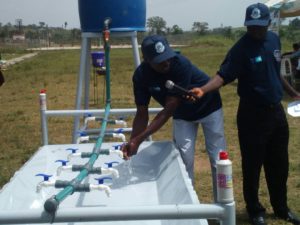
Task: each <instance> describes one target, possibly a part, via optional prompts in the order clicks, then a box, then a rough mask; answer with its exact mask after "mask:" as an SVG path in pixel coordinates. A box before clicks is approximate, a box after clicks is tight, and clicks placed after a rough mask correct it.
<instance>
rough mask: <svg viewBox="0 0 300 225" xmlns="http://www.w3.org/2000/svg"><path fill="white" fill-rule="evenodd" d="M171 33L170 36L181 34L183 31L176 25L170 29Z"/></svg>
mask: <svg viewBox="0 0 300 225" xmlns="http://www.w3.org/2000/svg"><path fill="white" fill-rule="evenodd" d="M171 33H172V34H182V33H183V30H182V29H181V28H180V27H179V26H178V25H176V24H175V25H174V26H173V27H172V28H171Z"/></svg>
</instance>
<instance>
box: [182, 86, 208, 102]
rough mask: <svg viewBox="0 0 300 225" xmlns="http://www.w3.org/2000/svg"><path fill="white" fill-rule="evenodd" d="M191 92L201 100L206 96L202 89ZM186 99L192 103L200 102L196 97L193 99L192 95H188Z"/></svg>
mask: <svg viewBox="0 0 300 225" xmlns="http://www.w3.org/2000/svg"><path fill="white" fill-rule="evenodd" d="M189 92H190V93H193V94H194V95H196V96H198V97H199V98H201V97H203V95H204V92H203V90H202V89H201V88H193V89H191V90H189ZM185 98H186V99H188V100H189V101H192V102H194V101H196V100H198V99H196V98H195V97H193V96H192V95H186V96H185Z"/></svg>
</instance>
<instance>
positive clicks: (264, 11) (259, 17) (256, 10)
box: [244, 3, 271, 26]
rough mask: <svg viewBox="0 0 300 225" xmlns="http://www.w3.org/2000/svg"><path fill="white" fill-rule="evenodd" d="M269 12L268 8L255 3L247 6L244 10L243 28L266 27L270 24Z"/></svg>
mask: <svg viewBox="0 0 300 225" xmlns="http://www.w3.org/2000/svg"><path fill="white" fill-rule="evenodd" d="M270 20H271V18H270V11H269V8H268V6H266V5H265V4H262V3H256V4H253V5H250V6H248V8H247V10H246V18H245V23H244V25H245V26H268V25H269V23H270Z"/></svg>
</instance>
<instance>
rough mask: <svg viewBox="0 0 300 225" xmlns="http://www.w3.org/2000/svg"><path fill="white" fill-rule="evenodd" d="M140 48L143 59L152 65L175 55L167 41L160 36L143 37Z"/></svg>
mask: <svg viewBox="0 0 300 225" xmlns="http://www.w3.org/2000/svg"><path fill="white" fill-rule="evenodd" d="M141 47H142V53H143V57H144V59H145V60H146V61H148V62H150V63H154V64H157V63H161V62H163V61H165V60H167V59H170V58H172V57H174V56H175V55H176V53H175V52H174V51H173V49H172V48H171V47H170V46H169V43H168V41H167V40H166V39H165V38H164V37H163V36H160V35H152V36H147V37H145V38H144V40H143V42H142V45H141Z"/></svg>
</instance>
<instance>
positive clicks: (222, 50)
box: [0, 38, 300, 225]
mask: <svg viewBox="0 0 300 225" xmlns="http://www.w3.org/2000/svg"><path fill="white" fill-rule="evenodd" d="M232 44H233V41H231V40H227V39H220V38H214V39H208V38H206V39H205V38H204V39H199V40H197V41H195V42H193V43H192V46H191V47H184V48H181V49H180V50H181V54H184V55H186V56H188V57H189V58H190V59H191V61H192V62H193V63H194V64H195V65H197V66H199V67H200V68H201V69H202V70H203V71H205V72H206V73H208V74H209V75H211V76H213V75H214V74H215V72H216V71H217V69H218V66H219V65H220V63H221V62H222V60H223V58H224V55H225V54H226V52H227V50H228V49H229V48H230V46H231V45H232ZM290 46H291V43H284V48H285V49H286V51H287V50H289V49H290ZM79 59H80V51H79V50H68V51H67V50H61V51H47V52H39V54H38V56H36V57H34V58H31V59H28V60H26V61H24V62H22V63H20V64H17V65H14V66H12V67H9V68H8V70H6V71H4V75H5V78H6V84H5V85H4V86H2V87H1V88H0V120H1V123H0V132H1V135H0V143H1V144H0V171H1V175H0V187H1V186H3V185H4V184H5V183H7V182H8V181H9V179H10V178H11V177H12V176H13V175H14V173H15V172H16V171H17V170H18V169H19V168H20V167H21V166H22V165H23V164H24V163H25V162H26V161H27V160H28V159H29V158H30V157H31V156H32V155H33V153H34V152H35V151H37V149H38V148H39V147H40V146H41V132H40V117H39V90H40V89H44V88H45V89H46V90H47V106H48V109H74V105H75V96H76V86H77V75H78V71H79ZM133 69H134V64H133V57H132V50H131V49H112V51H111V90H112V93H111V94H112V108H128V107H129V108H133V107H135V105H134V99H133V95H132V84H131V76H132V73H133ZM98 82H99V83H98V85H99V87H103V79H102V77H98ZM93 85H94V84H93V79H92V77H91V81H90V107H91V108H103V105H104V104H103V101H102V98H100V99H99V103H98V104H97V105H95V104H94V96H93ZM100 94H101V93H100ZM221 95H222V99H223V105H224V113H225V134H226V138H227V144H228V149H227V150H228V151H229V155H230V158H231V160H232V161H233V171H234V174H233V179H234V193H235V200H236V207H237V224H248V223H247V216H246V213H245V209H244V207H245V206H244V202H243V198H242V176H241V159H240V152H239V145H238V139H237V130H236V110H237V105H238V97H237V95H236V83H233V84H230V85H227V86H225V87H223V88H222V89H221ZM290 101H291V99H290V98H288V97H285V98H284V100H283V104H284V105H285V106H287V103H288V102H290ZM151 106H153V107H156V106H158V105H157V104H156V103H155V102H152V103H151ZM129 119H130V121H131V119H132V118H129ZM288 120H289V124H290V145H289V147H290V148H289V151H290V176H289V181H288V188H289V191H288V199H289V206H290V208H291V209H293V210H294V211H295V212H296V213H298V214H299V215H300V191H299V190H300V189H299V188H300V179H299V177H300V154H299V149H300V138H299V137H300V119H299V118H292V117H290V116H288ZM71 133H72V119H71V118H59V117H57V118H50V119H49V141H50V144H60V143H70V142H71ZM198 136H199V137H198V139H197V146H196V152H197V153H196V165H195V171H196V182H195V183H196V184H195V189H196V191H197V193H198V196H199V199H200V201H201V202H203V203H210V202H212V200H211V199H212V193H211V192H212V191H211V190H212V189H211V173H210V167H209V163H208V159H207V154H206V152H205V149H204V139H203V134H202V130H201V129H199V135H198ZM153 139H154V140H172V132H171V121H169V122H168V123H167V124H166V125H165V126H164V127H163V128H162V129H161V130H160V131H158V132H157V133H156V134H154V135H153ZM260 193H261V202H262V203H263V204H264V205H265V207H266V208H267V211H268V218H267V219H268V222H269V224H276V225H279V224H284V222H282V221H278V220H274V218H273V216H272V210H271V206H270V203H269V197H268V192H267V188H266V183H265V180H264V178H263V176H262V179H261V189H260Z"/></svg>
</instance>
